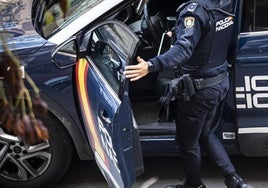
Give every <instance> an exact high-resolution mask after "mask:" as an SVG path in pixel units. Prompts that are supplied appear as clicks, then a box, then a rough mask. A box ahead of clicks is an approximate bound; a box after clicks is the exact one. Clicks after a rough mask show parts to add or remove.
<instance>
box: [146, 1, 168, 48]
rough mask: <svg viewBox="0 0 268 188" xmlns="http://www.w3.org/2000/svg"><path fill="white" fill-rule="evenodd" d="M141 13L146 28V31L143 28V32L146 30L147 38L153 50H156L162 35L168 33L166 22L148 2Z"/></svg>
mask: <svg viewBox="0 0 268 188" xmlns="http://www.w3.org/2000/svg"><path fill="white" fill-rule="evenodd" d="M154 8H155V7H154ZM143 13H144V19H145V22H146V26H147V27H146V29H147V30H146V29H145V28H143V31H145V30H146V31H145V32H146V33H147V37H148V38H149V40H150V41H151V42H152V44H153V46H154V48H155V49H158V47H159V45H160V41H161V37H162V34H163V33H164V32H167V31H170V28H169V23H168V20H167V18H166V17H165V15H164V14H163V13H161V11H159V9H158V10H154V9H153V7H151V6H150V1H148V2H147V3H146V4H145V5H144V10H143Z"/></svg>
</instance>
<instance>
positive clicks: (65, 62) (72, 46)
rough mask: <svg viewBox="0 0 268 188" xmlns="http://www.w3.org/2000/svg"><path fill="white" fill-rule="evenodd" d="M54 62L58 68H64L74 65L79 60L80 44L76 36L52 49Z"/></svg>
mask: <svg viewBox="0 0 268 188" xmlns="http://www.w3.org/2000/svg"><path fill="white" fill-rule="evenodd" d="M51 56H52V63H54V64H55V65H56V66H57V67H58V68H60V69H64V68H67V67H70V66H73V65H74V64H75V63H76V62H77V60H78V44H77V41H76V38H75V37H73V38H71V39H70V40H68V41H66V42H64V43H63V44H61V45H59V46H58V47H56V48H55V49H54V50H53V51H52V55H51Z"/></svg>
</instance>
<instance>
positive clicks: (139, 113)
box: [117, 0, 186, 134]
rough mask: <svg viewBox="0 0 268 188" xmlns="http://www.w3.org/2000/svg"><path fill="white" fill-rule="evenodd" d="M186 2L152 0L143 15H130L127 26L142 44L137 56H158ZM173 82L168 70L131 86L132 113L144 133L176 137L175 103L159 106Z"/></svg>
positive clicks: (182, 0) (145, 7)
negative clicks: (167, 134) (149, 130)
mask: <svg viewBox="0 0 268 188" xmlns="http://www.w3.org/2000/svg"><path fill="white" fill-rule="evenodd" d="M184 2H186V1H185V0H181V1H178V0H172V1H169V2H168V3H166V2H165V1H155V0H149V1H146V2H145V4H144V6H143V9H142V12H141V14H140V15H135V11H134V10H133V11H131V10H128V11H126V12H127V14H128V15H132V17H131V16H125V17H127V18H128V19H125V20H124V22H125V23H126V24H127V25H128V26H129V27H130V28H131V29H132V30H133V31H134V32H135V34H136V35H137V36H138V37H139V39H140V41H141V44H140V46H139V48H138V50H137V55H136V56H140V57H142V58H143V59H145V60H148V59H150V58H152V57H154V56H156V55H157V52H158V49H159V45H160V40H161V37H162V35H163V33H165V32H167V31H170V30H171V29H172V28H173V27H174V25H175V21H176V16H177V13H176V10H177V8H178V7H179V6H180V5H181V4H182V3H184ZM133 7H135V6H133ZM133 7H132V8H133ZM129 12H132V13H131V14H130V13H129ZM121 13H122V14H120V15H118V17H117V19H121V18H120V16H122V15H123V12H121ZM124 13H125V12H124ZM125 14H126V13H125ZM133 15H134V16H133ZM121 20H122V19H121ZM171 78H174V73H173V70H167V71H164V72H161V73H150V74H148V75H147V76H145V77H143V78H141V79H140V80H138V81H135V82H130V86H129V96H130V99H131V102H132V110H133V113H134V116H135V119H136V121H137V124H138V125H139V127H140V129H141V130H143V131H145V130H148V129H151V131H152V130H156V129H157V133H159V134H161V133H163V132H161V130H162V131H164V132H165V133H167V131H168V132H169V133H171V134H173V133H174V130H175V126H174V112H173V110H172V109H174V108H172V107H173V105H175V104H173V103H174V102H173V103H171V104H170V105H169V106H168V107H167V108H166V107H163V105H162V104H161V103H160V102H159V99H160V97H161V96H162V95H164V92H165V83H166V82H167V80H169V79H171ZM143 131H141V134H142V133H143Z"/></svg>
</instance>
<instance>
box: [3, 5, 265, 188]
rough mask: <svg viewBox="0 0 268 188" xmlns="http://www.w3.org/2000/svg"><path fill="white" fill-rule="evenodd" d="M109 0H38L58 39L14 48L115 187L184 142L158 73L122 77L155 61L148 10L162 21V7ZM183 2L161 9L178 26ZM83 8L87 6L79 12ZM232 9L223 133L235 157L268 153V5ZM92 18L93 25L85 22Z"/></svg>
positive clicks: (40, 25)
mask: <svg viewBox="0 0 268 188" xmlns="http://www.w3.org/2000/svg"><path fill="white" fill-rule="evenodd" d="M108 1H109V0H106V1H90V0H87V1H79V0H73V1H69V3H70V4H69V5H66V6H67V7H69V9H68V10H69V11H70V12H69V15H68V11H67V14H66V15H68V16H69V17H68V16H67V17H66V16H65V14H64V13H61V12H64V10H65V9H64V8H59V7H61V6H62V5H60V4H57V3H59V2H58V1H56V0H54V1H34V3H33V11H32V12H33V15H32V19H33V23H34V26H35V29H36V31H37V32H38V33H39V34H40V35H41V36H42V37H44V38H46V39H47V40H48V41H50V42H52V43H50V42H47V41H44V40H42V39H41V38H39V37H38V36H36V40H32V41H31V42H29V47H27V46H28V44H27V45H25V44H24V43H23V42H25V41H26V40H22V41H21V42H19V44H20V46H23V49H17V48H16V49H13V50H14V52H16V53H17V55H18V56H19V57H20V58H21V60H22V63H23V65H25V70H26V72H28V73H29V74H30V76H31V77H32V78H33V80H34V81H35V83H36V84H37V85H38V87H39V88H40V90H41V94H42V97H43V98H44V99H45V100H46V101H47V102H48V104H49V110H50V112H51V114H52V115H53V117H55V118H56V119H57V120H58V121H59V122H60V124H61V126H63V127H65V130H67V133H68V135H69V137H70V138H71V140H72V142H73V144H74V148H75V149H76V153H77V154H78V156H79V157H80V158H81V159H92V158H93V157H95V160H96V161H97V164H98V166H99V168H100V169H101V171H102V172H103V174H104V177H105V178H106V180H107V182H108V184H109V185H110V186H112V187H130V186H131V184H133V182H134V181H135V177H136V176H138V175H140V174H141V173H142V172H143V163H142V155H144V156H146V155H177V154H179V148H178V146H177V144H176V142H175V137H174V135H175V124H174V121H173V119H172V117H171V116H172V108H174V106H170V108H171V113H170V114H169V115H170V117H169V118H168V119H165V118H164V119H161V118H163V117H160V116H159V114H161V110H162V107H161V105H160V104H159V103H158V99H159V95H158V91H157V87H158V85H157V84H158V82H157V81H158V76H159V75H157V73H156V74H151V75H149V76H148V77H146V78H145V79H142V80H141V81H138V82H135V83H129V81H128V80H127V79H125V78H124V76H123V71H124V67H125V66H126V65H128V64H134V63H135V57H136V56H137V55H141V56H142V57H145V58H149V57H152V56H154V55H155V54H156V52H157V47H156V46H155V44H157V42H156V41H151V40H152V39H151V37H152V36H150V37H148V36H146V32H148V31H149V33H150V32H154V31H151V30H150V29H152V28H149V26H147V27H145V28H144V25H143V24H144V20H142V16H139V13H140V12H143V11H144V10H146V9H150V11H151V12H150V11H148V10H147V11H148V12H144V14H145V15H146V13H149V14H150V17H151V19H152V18H155V19H156V18H158V17H157V16H156V15H158V14H154V11H155V7H154V6H153V8H151V7H150V6H151V4H150V2H153V1H152V0H151V1H150V2H149V3H146V2H145V1H142V0H141V1H134V0H133V1H131V0H129V1H126V0H116V1H109V2H108ZM107 2H108V3H107ZM161 2H162V1H161ZM183 2H184V1H176V2H175V1H172V2H170V4H171V5H170V6H169V7H168V5H166V4H165V3H163V6H162V9H161V8H160V9H156V10H157V11H156V12H157V13H158V12H159V10H161V11H160V12H161V13H164V14H167V12H168V13H170V14H171V15H169V16H170V17H168V19H167V20H168V23H169V24H170V25H172V24H173V23H174V19H173V17H171V16H174V15H176V12H175V8H174V7H177V6H178V5H180V4H181V3H183ZM83 3H88V4H87V5H86V6H88V7H87V8H84V7H85V6H84V4H83ZM102 3H104V4H105V3H106V4H105V5H104V4H102ZM159 3H160V2H159ZM82 5H83V8H82V9H81V12H79V11H78V12H76V10H78V9H79V8H77V7H80V6H81V7H82ZM233 5H234V9H235V14H236V24H235V29H234V32H233V39H232V42H231V45H230V49H229V55H228V59H229V73H230V90H229V93H228V96H227V97H226V102H225V105H224V107H223V108H222V113H221V114H219V117H221V118H219V120H218V124H217V130H216V133H217V136H218V137H219V139H220V140H221V141H222V143H223V145H224V147H225V149H226V150H227V152H228V153H229V154H232V155H245V156H268V141H267V140H268V139H267V138H268V125H267V122H268V119H267V113H268V74H267V70H266V69H267V66H268V56H267V53H268V45H267V40H268V29H267V28H268V23H267V21H264V20H263V18H262V17H263V15H265V13H264V12H265V11H263V7H268V4H267V3H266V2H265V1H261V0H259V1H247V2H246V1H245V0H238V1H234V3H233ZM44 7H46V8H44ZM72 7H75V8H76V9H72ZM92 7H93V8H92ZM140 7H144V9H143V8H142V9H141V10H142V11H141V10H140V9H139V8H140ZM171 7H173V8H174V10H173V9H170V8H171ZM101 8H103V9H101ZM135 8H136V9H135ZM158 8H159V7H158ZM94 9H97V10H98V11H96V12H94ZM134 9H135V10H134ZM87 10H91V11H93V12H94V13H91V12H90V11H87ZM100 10H102V12H101V11H100ZM152 10H153V11H152ZM257 10H258V11H257ZM254 12H258V14H254ZM80 13H83V14H80ZM91 14H92V15H91ZM93 14H94V15H93ZM136 14H137V15H136ZM51 15H53V16H55V18H53V19H51ZM134 15H135V16H134ZM80 16H82V19H81V18H80ZM83 16H84V17H83ZM87 17H89V21H88V20H87V21H88V22H86V21H85V22H84V20H86V19H85V18H87ZM47 18H49V19H47ZM69 18H70V20H71V21H69V20H68V19H69ZM57 19H58V20H57ZM62 19H64V20H65V21H63V22H62ZM51 20H52V21H51ZM75 21H77V22H76V23H74V24H73V22H75ZM81 22H83V23H82V24H79V23H81ZM58 23H59V24H58ZM152 23H153V26H154V27H157V26H158V25H157V24H156V23H154V22H152ZM55 24H58V25H56V26H55ZM72 24H73V25H72ZM138 24H140V25H139V27H136V25H138ZM66 28H67V31H66V30H65V29H66ZM71 28H72V29H71ZM148 28H149V29H148ZM161 29H162V28H160V30H161ZM165 29H166V28H165ZM141 31H142V32H141ZM65 34H66V35H65ZM147 37H148V38H147ZM149 38H150V39H149ZM144 40H146V41H145V42H144ZM35 41H38V42H37V43H35ZM54 43H55V44H54ZM34 44H37V45H36V47H32V46H31V45H34ZM38 44H39V45H38ZM56 44H57V45H58V46H56ZM66 46H67V47H66ZM70 46H71V48H70ZM51 52H52V53H51ZM51 54H52V55H51ZM57 55H59V57H57ZM62 55H63V56H65V57H66V56H67V57H68V58H69V59H67V60H66V62H63V64H64V63H65V65H67V66H65V65H64V66H61V65H60V63H59V62H60V61H62V59H63V56H62ZM51 61H52V62H54V64H53V63H51ZM64 61H65V59H64ZM55 65H56V66H58V67H59V68H57V67H56V66H55ZM63 67H66V68H63ZM40 176H41V175H40ZM0 182H1V179H0Z"/></svg>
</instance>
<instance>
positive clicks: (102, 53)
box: [53, 21, 143, 188]
mask: <svg viewBox="0 0 268 188" xmlns="http://www.w3.org/2000/svg"><path fill="white" fill-rule="evenodd" d="M83 38H84V40H83V45H84V46H87V47H86V50H85V52H83V53H80V58H78V60H77V62H76V64H75V71H74V77H75V78H74V82H75V90H76V94H77V95H76V96H77V102H78V104H79V105H78V106H79V111H80V114H81V118H82V122H83V124H84V127H85V131H86V134H87V137H88V140H89V142H90V145H91V148H92V150H93V152H94V155H95V160H96V162H97V164H98V166H99V168H100V170H101V172H102V173H103V175H104V177H105V178H106V180H107V182H108V184H109V186H111V187H118V188H123V187H130V186H131V185H132V184H133V183H134V181H135V177H136V176H138V175H140V174H141V173H142V172H143V160H142V153H141V147H140V141H139V133H138V128H137V124H136V122H135V119H134V118H133V114H132V110H131V104H130V99H129V96H128V84H129V81H128V80H127V79H126V78H125V77H124V74H123V71H124V69H125V66H126V65H128V64H129V63H131V62H133V61H134V56H133V55H134V54H136V53H135V51H136V48H137V46H138V41H139V40H138V38H137V37H136V35H134V34H133V33H132V31H130V30H129V29H128V27H127V26H125V25H124V24H123V23H121V22H118V21H106V22H104V23H102V24H99V25H98V26H96V27H95V28H93V29H92V30H90V31H88V32H86V34H85V35H84V37H83ZM74 41H75V39H74V40H70V41H69V42H66V43H64V44H62V45H61V46H59V47H58V48H57V49H56V50H55V51H54V53H53V60H54V62H55V63H59V62H60V61H55V57H57V55H64V56H65V57H66V54H69V57H70V58H71V57H72V56H74V55H75V53H73V54H72V55H70V54H71V53H68V52H71V51H73V50H74V49H78V47H77V46H76V45H75V44H76V43H75V42H74ZM81 54H84V55H83V56H82V57H81ZM59 59H61V60H62V59H63V58H59ZM70 60H71V59H67V58H65V59H64V62H68V61H70ZM57 65H58V66H60V67H64V66H62V65H59V64H57Z"/></svg>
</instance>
